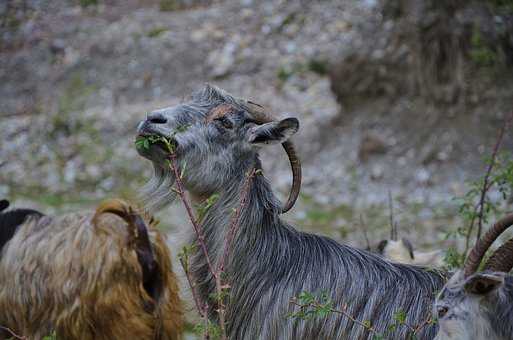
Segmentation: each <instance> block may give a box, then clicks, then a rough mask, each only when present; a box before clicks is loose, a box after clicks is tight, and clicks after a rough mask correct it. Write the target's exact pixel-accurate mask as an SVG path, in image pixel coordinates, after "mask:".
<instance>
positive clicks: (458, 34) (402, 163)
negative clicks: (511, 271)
mask: <svg viewBox="0 0 513 340" xmlns="http://www.w3.org/2000/svg"><path fill="white" fill-rule="evenodd" d="M0 29H1V31H0V98H1V99H0V134H1V136H2V138H1V140H0V197H7V198H10V199H11V200H13V201H14V202H15V204H16V205H19V206H21V205H23V206H31V207H36V208H39V209H41V210H43V211H45V212H65V211H72V210H76V209H78V208H88V207H92V206H93V205H95V204H96V203H98V202H99V200H101V199H103V198H106V197H115V196H121V197H128V198H130V197H136V195H137V191H138V190H139V188H140V187H141V186H142V185H143V184H144V182H145V181H146V180H147V179H148V178H149V177H150V175H151V167H150V164H149V162H148V161H146V160H143V159H142V158H141V157H139V156H138V155H137V154H136V152H135V148H134V145H133V141H134V136H135V126H136V124H137V122H138V121H139V120H141V119H143V118H144V117H145V115H146V113H148V112H150V111H151V110H154V109H157V108H161V107H166V106H171V105H174V104H177V103H179V102H181V101H184V100H186V99H187V97H188V96H189V95H190V94H191V93H192V91H194V90H198V89H200V88H201V87H202V86H203V85H204V84H205V83H207V82H208V83H211V84H214V85H216V86H219V87H221V88H224V89H225V90H227V91H229V92H231V93H232V94H234V95H236V96H239V97H245V98H248V99H251V100H252V101H255V102H257V103H260V104H262V105H265V106H266V107H267V108H269V109H270V110H271V111H272V112H273V113H275V114H276V115H277V116H285V115H292V116H296V117H298V118H299V120H300V122H301V129H300V132H299V133H298V135H297V136H296V137H295V143H296V144H297V148H298V150H299V154H300V156H301V159H302V163H303V168H304V181H303V189H302V194H301V197H300V200H299V202H298V204H297V206H296V208H295V209H294V210H293V211H292V212H291V213H289V214H287V215H286V216H285V218H286V219H288V220H289V221H291V222H293V223H295V225H296V226H297V227H298V228H299V229H302V230H307V231H311V232H315V233H320V234H325V235H329V236H331V237H333V238H335V239H337V240H340V241H344V242H348V243H350V244H352V245H355V246H359V247H366V243H367V241H366V240H365V236H364V232H363V231H364V230H365V233H366V234H367V238H368V239H369V240H370V243H372V244H374V243H377V242H378V241H379V240H380V239H383V238H387V237H388V234H389V230H390V222H389V219H390V207H389V206H390V205H391V204H390V203H392V206H393V215H394V223H395V224H397V226H398V228H399V235H400V236H401V235H404V236H407V237H408V238H410V240H411V241H412V243H413V244H414V247H416V248H420V249H434V248H437V247H438V248H440V247H442V248H447V247H450V246H454V247H456V248H458V247H459V243H458V242H460V241H459V239H458V237H451V235H453V234H454V233H455V232H456V233H457V231H458V230H460V231H461V228H462V226H463V225H464V223H465V216H462V214H461V211H462V204H463V203H462V202H464V201H465V197H466V198H467V199H469V200H472V199H474V198H475V197H474V196H472V197H470V198H469V197H468V195H467V196H465V195H466V194H467V193H469V190H472V188H473V185H472V184H470V183H471V182H475V181H479V180H480V178H482V177H483V175H484V174H485V172H486V167H487V164H486V159H487V158H489V157H490V156H491V153H492V149H493V146H494V144H495V142H496V140H497V136H498V134H499V130H500V128H501V127H502V126H503V125H504V120H505V118H506V117H507V116H508V115H510V114H511V112H512V110H513V100H512V99H513V91H512V90H513V1H511V0H481V1H466V0H447V1H437V0H388V1H379V0H360V1H356V0H353V1H350V0H345V1H329V0H323V1H260V0H259V1H257V0H242V1H209V0H125V1H122V0H4V1H1V2H0ZM512 148H513V138H512V133H511V127H510V128H508V129H506V132H505V135H504V139H503V145H502V149H501V150H502V153H501V155H503V156H501V157H503V158H501V160H502V161H504V162H506V160H507V157H508V153H511V150H512ZM263 159H264V167H265V170H266V175H267V176H268V177H269V178H270V179H271V181H272V183H273V185H274V187H275V188H276V192H278V193H279V195H281V197H284V195H286V193H287V190H288V187H289V185H290V172H289V169H288V164H287V161H286V157H285V156H284V154H283V152H282V151H281V149H280V148H279V147H275V148H270V149H269V150H266V151H265V153H264V155H263ZM499 168H500V167H499ZM512 169H513V167H512ZM510 175H511V177H512V178H513V175H512V174H510ZM469 181H470V182H469ZM508 183H509V182H507V181H506V184H508ZM511 183H513V179H511ZM511 186H513V184H511V185H510V187H509V188H510V189H511ZM499 189H500V188H495V189H494V188H492V190H491V192H490V196H489V197H490V202H492V203H494V204H496V205H497V206H498V207H499V208H500V209H498V211H499V210H500V211H502V212H504V211H508V210H509V211H511V192H510V191H508V190H506V193H505V195H504V196H503V195H502V192H501V190H499ZM463 210H464V209H463ZM184 216H185V215H184V214H183V212H182V211H181V210H180V206H179V204H176V205H175V207H172V208H169V209H166V210H165V211H162V212H161V213H160V216H159V217H160V218H161V221H162V227H163V228H165V229H166V230H169V234H170V239H171V241H170V242H171V243H172V242H173V241H172V240H174V239H175V238H179V237H176V235H180V234H181V233H182V232H183V231H184V230H187V229H188V224H187V222H186V221H185V220H184ZM490 220H492V219H490ZM178 244H179V243H178ZM173 251H174V253H175V254H176V252H177V250H173Z"/></svg>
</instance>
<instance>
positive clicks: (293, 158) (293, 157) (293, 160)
mask: <svg viewBox="0 0 513 340" xmlns="http://www.w3.org/2000/svg"><path fill="white" fill-rule="evenodd" d="M282 146H283V148H284V149H285V152H286V153H287V156H288V157H289V162H290V168H291V170H292V186H291V188H290V194H289V198H288V199H287V202H286V203H285V205H284V206H283V207H282V208H281V212H280V213H281V214H283V213H286V212H287V211H289V210H290V209H291V208H292V207H293V206H294V203H296V200H297V198H298V196H299V191H300V190H301V162H300V161H299V158H298V156H297V154H296V150H295V149H294V144H292V142H289V141H286V142H284V143H282Z"/></svg>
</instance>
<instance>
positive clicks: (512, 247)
mask: <svg viewBox="0 0 513 340" xmlns="http://www.w3.org/2000/svg"><path fill="white" fill-rule="evenodd" d="M511 268H513V238H511V239H509V241H508V242H506V243H504V244H503V245H502V246H500V247H499V248H498V249H497V250H496V251H495V252H494V253H493V254H492V256H490V258H489V259H488V261H486V264H485V266H484V269H485V270H490V271H494V272H504V273H509V271H510V270H511Z"/></svg>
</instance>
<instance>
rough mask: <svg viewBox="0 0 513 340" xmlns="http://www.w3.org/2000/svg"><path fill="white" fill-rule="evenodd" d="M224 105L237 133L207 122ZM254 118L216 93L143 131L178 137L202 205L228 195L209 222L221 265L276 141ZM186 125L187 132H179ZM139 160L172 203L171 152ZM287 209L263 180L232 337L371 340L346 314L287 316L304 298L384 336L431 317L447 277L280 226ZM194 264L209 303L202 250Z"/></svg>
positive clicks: (232, 277) (155, 118) (233, 268)
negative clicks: (328, 303) (244, 195)
mask: <svg viewBox="0 0 513 340" xmlns="http://www.w3.org/2000/svg"><path fill="white" fill-rule="evenodd" d="M223 103H230V104H232V105H233V107H234V108H235V109H234V110H233V112H232V113H230V114H229V115H227V118H228V119H230V121H231V122H232V123H233V128H230V129H228V128H226V127H225V125H223V124H221V122H219V121H216V120H213V121H210V120H209V119H208V113H209V112H210V110H211V109H213V108H214V107H217V106H218V105H220V104H223ZM251 118H252V117H251V114H250V113H249V111H248V108H247V107H246V106H245V104H244V102H243V101H241V100H238V99H236V98H234V97H232V96H230V95H228V94H226V93H225V92H224V91H222V90H219V89H216V88H213V87H210V86H207V87H206V88H205V89H204V90H203V91H200V92H199V93H198V94H196V95H194V96H193V97H192V99H191V101H190V102H188V103H186V104H182V105H178V106H176V107H172V108H167V109H163V110H159V111H155V112H152V113H151V114H150V115H149V116H148V119H147V120H145V121H143V122H141V124H140V125H139V129H138V130H139V133H140V134H151V133H156V134H160V135H164V136H173V138H174V140H175V141H176V143H177V145H178V147H177V154H178V159H179V162H180V166H183V165H184V164H185V163H186V164H187V166H186V171H185V174H184V178H183V181H184V185H185V186H186V188H187V190H188V191H190V192H191V193H193V194H194V195H195V196H202V197H205V196H209V195H211V194H213V193H218V194H219V195H220V196H219V199H218V201H217V202H216V203H215V205H214V206H213V207H212V208H211V209H210V210H209V211H208V212H207V214H206V216H205V217H204V219H203V223H202V226H203V230H204V233H205V236H206V240H207V247H208V250H209V253H210V254H211V256H212V259H213V262H214V264H216V263H218V262H219V261H220V257H221V256H222V252H223V240H224V238H225V235H226V233H227V229H228V227H229V224H230V219H231V216H232V213H233V210H234V209H236V208H237V207H238V206H239V201H240V197H239V195H240V193H241V190H242V186H243V183H244V179H245V174H246V173H247V172H248V171H249V170H250V169H251V168H253V167H256V168H261V166H260V161H259V158H258V149H259V147H262V146H264V145H266V144H268V143H267V142H272V141H270V140H269V141H266V140H265V135H264V134H261V135H260V136H258V138H256V137H255V133H257V132H256V130H257V127H258V125H256V124H255V122H254V121H252V119H251ZM269 124H274V125H277V124H275V123H269ZM184 125H185V126H187V129H186V130H185V131H183V129H180V128H179V127H180V126H184ZM285 125H287V124H285ZM269 129H272V125H268V128H266V129H260V130H262V131H265V134H266V135H267V136H273V135H275V134H274V133H273V132H272V131H268V130H269ZM178 130H179V131H181V132H177V131H178ZM296 130H297V126H296ZM294 132H295V131H294V128H293V127H291V129H289V130H287V131H284V132H282V133H280V135H282V136H286V137H288V135H290V134H293V133H294ZM139 152H140V153H141V155H143V156H144V157H147V158H148V159H150V160H152V161H153V163H154V166H155V167H156V169H157V171H156V172H155V174H156V176H157V179H154V180H153V184H152V188H151V189H152V190H153V193H151V192H149V193H148V194H149V196H150V202H153V203H152V206H154V207H155V206H161V205H162V204H163V203H169V198H170V195H166V194H165V193H166V190H167V192H169V191H170V188H169V186H168V185H169V183H172V182H173V179H163V178H162V177H161V176H164V175H165V176H169V175H170V174H169V172H167V173H165V172H164V171H163V170H159V169H163V168H165V164H164V162H163V158H164V156H165V154H164V153H163V152H162V150H159V149H158V147H153V148H151V149H150V150H146V151H145V150H139ZM279 211H280V203H279V202H278V201H277V199H276V197H275V195H274V194H273V191H272V190H271V186H270V185H269V183H268V181H267V180H266V179H265V178H264V176H263V175H257V176H256V177H255V178H254V180H253V182H252V184H251V189H250V191H249V195H248V203H247V207H246V209H244V211H243V213H242V215H241V220H240V228H239V230H238V233H237V235H236V237H235V239H234V242H233V246H234V248H233V251H232V257H231V259H229V261H227V265H226V272H227V275H228V281H229V282H230V284H231V289H230V300H229V303H228V307H227V322H228V325H227V328H228V332H229V336H230V339H312V340H313V339H351V340H353V339H355V340H356V339H367V338H369V339H370V338H372V337H371V335H370V334H369V332H368V331H367V330H365V329H364V328H363V327H361V326H359V325H357V324H354V323H353V322H351V321H350V320H348V319H347V318H346V317H344V316H341V315H339V314H330V315H329V316H327V317H325V318H318V319H312V320H307V321H301V320H293V319H290V318H287V314H288V313H290V312H292V311H295V310H297V308H296V307H294V306H293V305H291V304H290V300H291V299H292V298H293V297H295V296H297V295H298V294H299V293H301V292H303V291H308V292H314V293H315V292H320V291H327V292H329V294H330V296H331V298H332V299H333V301H335V307H336V308H343V305H345V304H347V305H348V311H349V313H350V314H352V315H353V316H354V317H355V318H357V319H358V320H361V321H364V320H370V321H371V324H372V326H373V327H374V328H375V329H376V330H378V331H379V332H383V333H384V332H385V331H386V329H387V327H388V326H390V325H391V324H394V323H395V321H394V314H395V313H397V312H399V311H404V312H405V313H406V316H407V317H406V322H407V323H409V324H411V325H417V324H420V323H422V322H423V321H424V320H426V319H427V318H428V317H429V315H430V309H431V306H432V303H433V300H434V297H435V292H436V291H438V290H439V289H440V288H441V287H442V286H443V283H444V279H443V277H442V275H441V274H440V273H438V272H435V271H429V270H426V269H423V268H420V267H414V266H408V265H401V264H395V263H391V262H388V261H386V260H384V259H382V258H380V257H378V256H377V255H373V254H371V253H369V252H366V251H362V250H358V249H355V248H352V247H349V246H346V245H342V244H339V243H337V242H335V241H333V240H331V239H329V238H326V237H322V236H317V235H312V234H307V233H302V232H298V231H296V230H295V229H294V228H293V227H291V226H290V225H288V224H287V223H285V222H284V221H282V220H281V219H280V216H279ZM191 237H192V239H193V240H194V239H195V237H194V236H193V235H192V236H191ZM191 262H192V272H193V275H194V277H195V279H196V280H197V281H198V282H199V286H198V288H199V292H200V294H201V296H202V298H203V299H210V298H209V294H211V293H213V292H214V290H215V289H214V288H215V286H214V280H213V278H212V276H211V275H210V274H209V271H208V269H207V265H206V261H205V258H204V256H202V253H201V252H200V251H199V250H198V252H197V253H196V254H195V255H194V256H193V258H192V261H191ZM213 303H214V302H213V301H210V304H211V305H213ZM212 317H215V316H212ZM407 333H408V329H407V327H403V326H399V327H397V329H396V330H394V331H392V332H391V333H388V336H387V338H390V339H405V338H407ZM435 333H436V326H427V327H425V328H423V329H422V331H421V332H420V334H418V339H432V338H433V337H434V335H435Z"/></svg>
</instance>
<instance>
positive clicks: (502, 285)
mask: <svg viewBox="0 0 513 340" xmlns="http://www.w3.org/2000/svg"><path fill="white" fill-rule="evenodd" d="M512 224H513V214H512V215H509V216H506V217H505V218H503V219H501V220H500V221H499V222H497V223H496V224H495V225H494V226H493V227H492V228H491V229H490V230H489V231H488V232H487V233H486V234H485V235H484V236H483V238H482V239H481V240H480V241H479V242H478V243H477V244H476V246H475V247H474V248H473V249H472V251H471V252H470V254H469V256H468V258H467V261H466V263H465V267H464V268H463V269H462V270H460V271H457V272H456V273H454V275H453V276H452V277H451V279H450V280H449V281H448V282H447V284H446V285H445V286H444V288H443V289H442V290H441V291H440V294H439V295H438V296H437V299H436V301H435V304H434V314H435V315H437V317H438V323H439V325H440V330H439V333H438V335H437V337H436V339H437V340H456V339H458V340H478V339H486V340H508V339H513V276H511V275H507V273H508V272H509V271H510V270H511V269H512V268H513V239H511V240H509V241H508V242H506V243H505V244H503V245H502V246H501V247H500V248H499V249H497V251H496V252H495V253H494V254H493V255H492V256H491V257H490V259H489V260H488V261H487V262H486V264H485V266H484V268H483V271H482V272H476V269H477V268H478V266H479V264H480V262H481V260H482V258H483V255H484V254H485V253H486V251H487V250H488V248H489V247H490V245H491V244H492V243H493V241H494V240H495V239H496V238H497V237H498V236H499V234H500V233H502V232H503V231H504V230H505V229H506V228H508V227H509V226H511V225H512Z"/></svg>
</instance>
